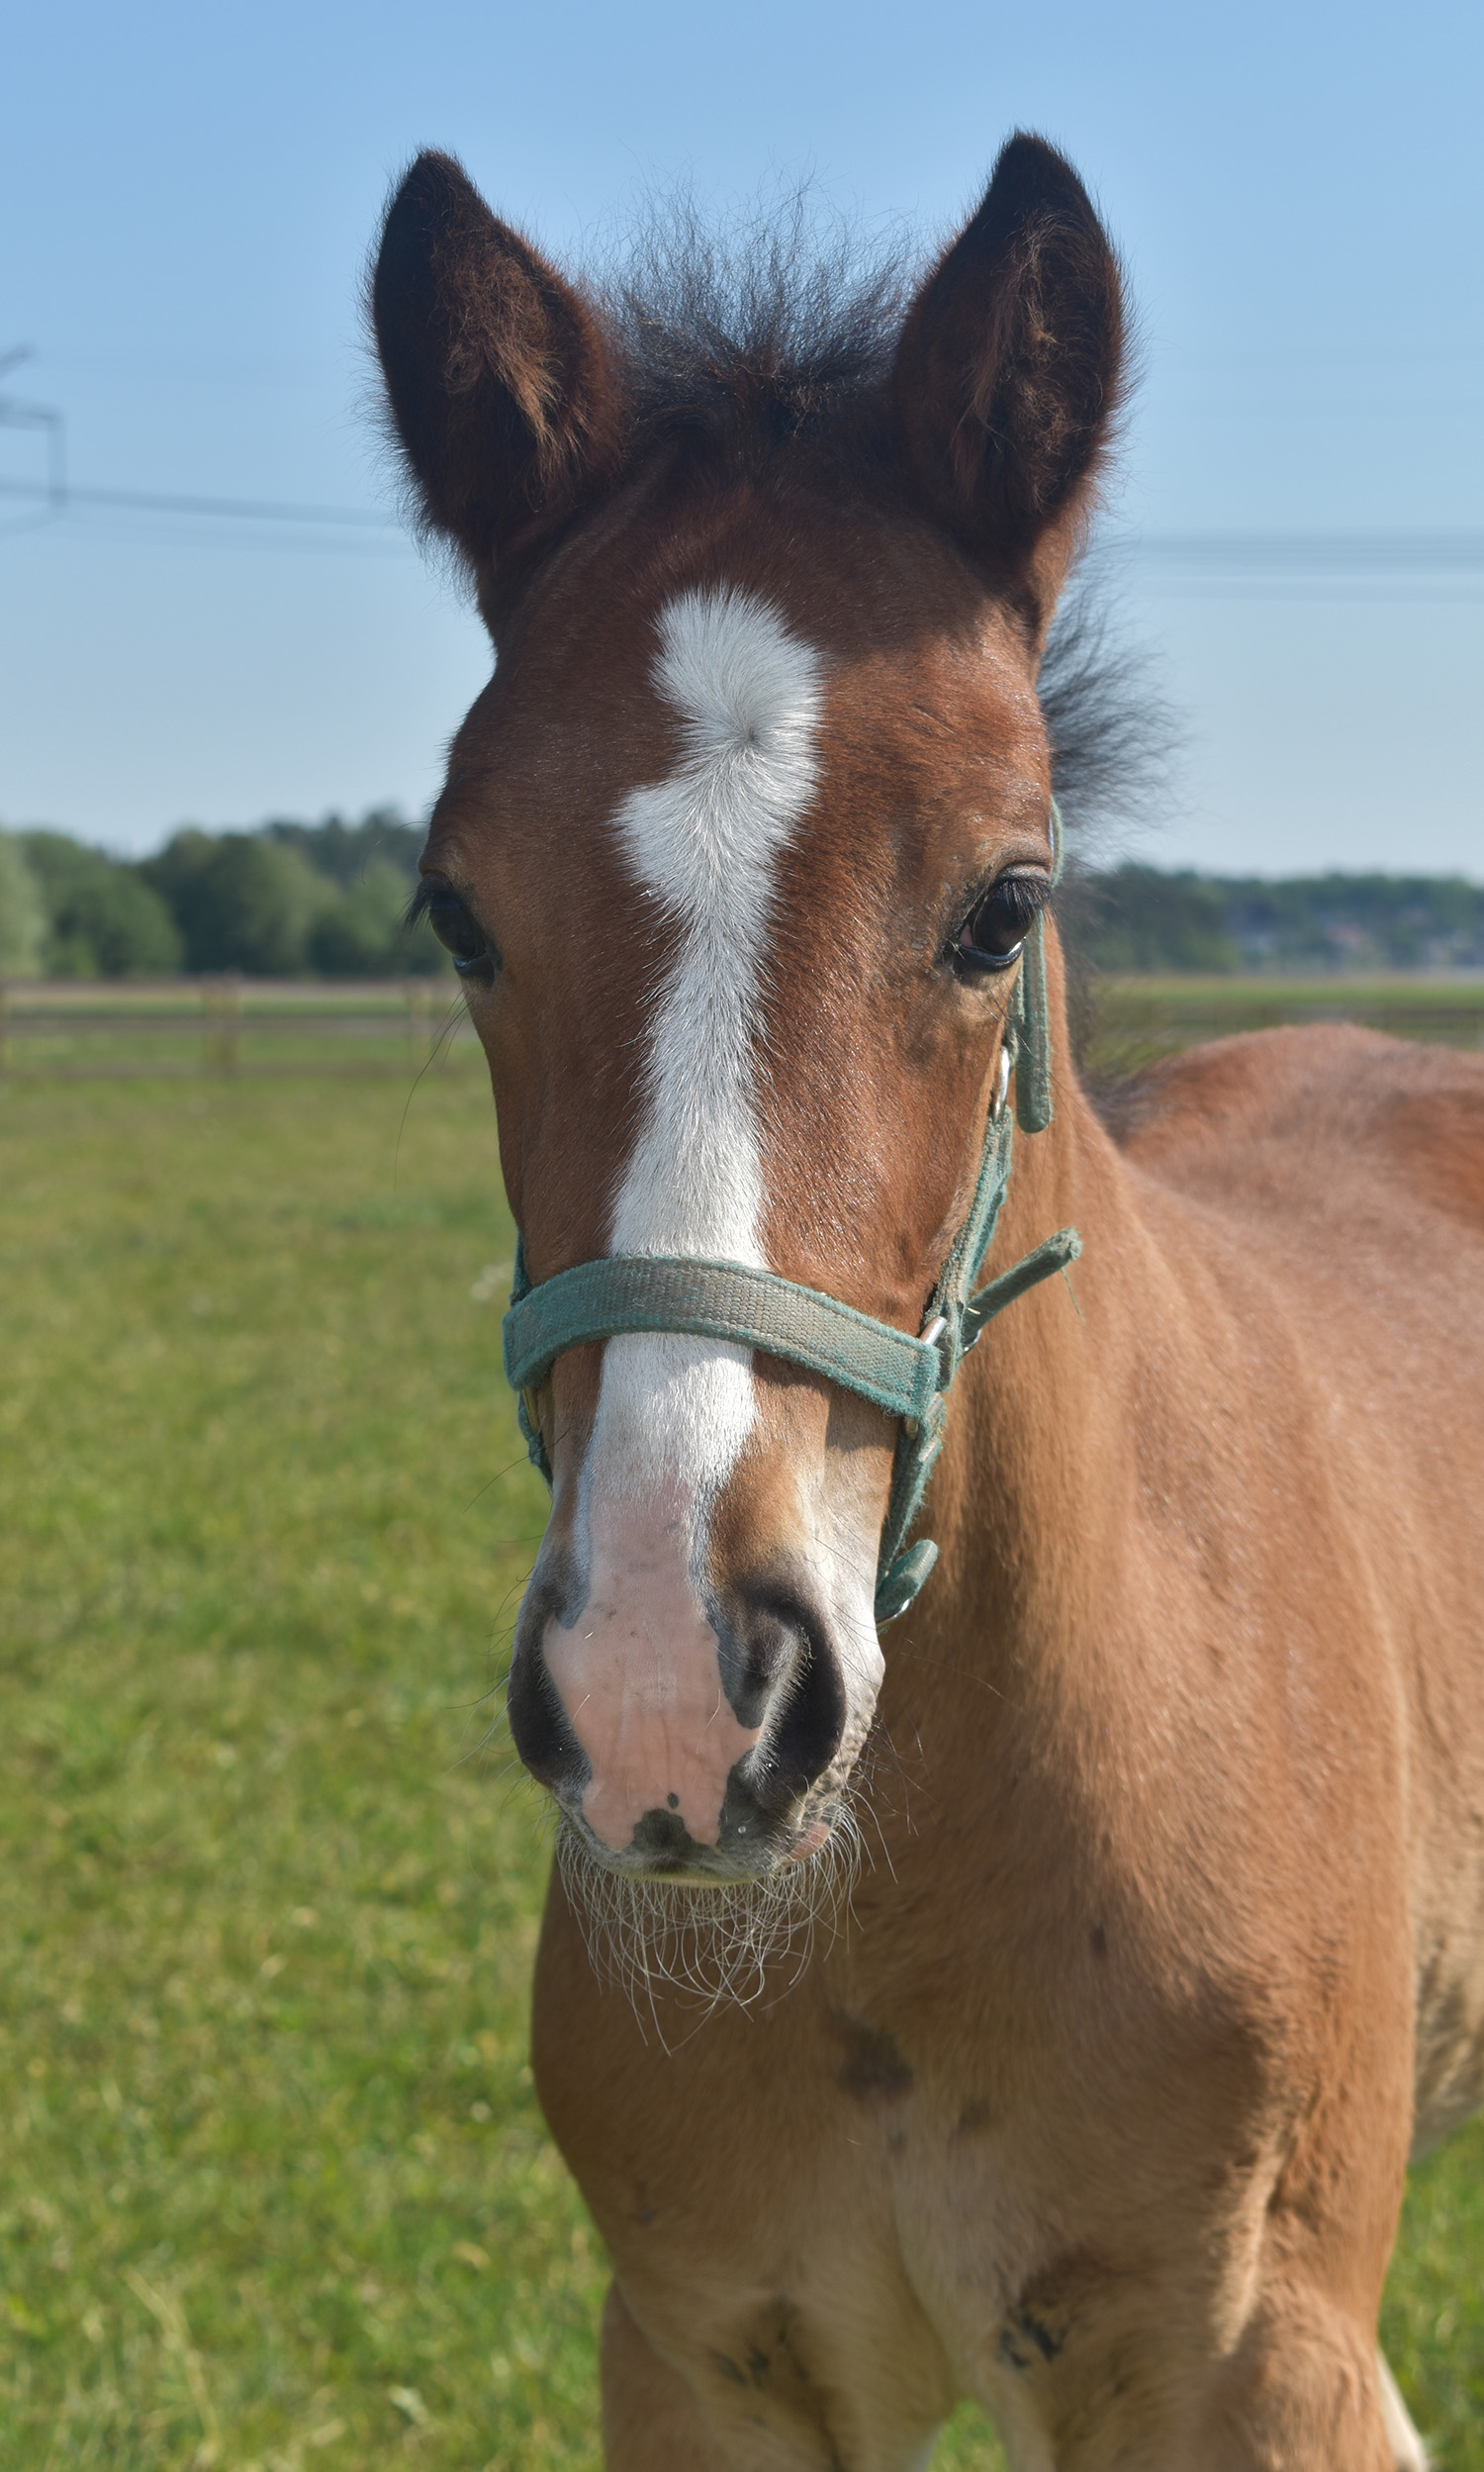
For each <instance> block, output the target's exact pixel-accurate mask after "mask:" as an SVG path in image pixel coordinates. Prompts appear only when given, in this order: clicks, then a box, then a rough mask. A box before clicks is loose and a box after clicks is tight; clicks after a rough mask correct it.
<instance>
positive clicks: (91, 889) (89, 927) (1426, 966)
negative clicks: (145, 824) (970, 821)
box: [0, 808, 1484, 979]
mask: <svg viewBox="0 0 1484 2472" xmlns="http://www.w3.org/2000/svg"><path fill="white" fill-rule="evenodd" d="M421 845H422V832H421V828H420V826H418V825H416V824H409V823H405V822H404V821H403V819H402V817H401V816H400V815H399V814H397V812H396V811H395V810H394V809H392V808H376V809H374V810H373V811H372V812H371V813H370V814H368V815H363V816H362V817H361V819H360V821H359V822H358V823H347V822H345V821H344V819H343V818H342V817H340V816H338V815H331V816H329V817H327V818H326V819H325V821H324V822H323V823H318V824H306V823H293V822H289V821H287V820H284V819H277V820H274V821H272V822H270V823H265V824H260V825H259V826H258V827H257V828H256V830H255V831H252V832H222V833H209V832H201V831H199V830H197V829H196V828H195V827H194V826H191V825H187V826H185V827H184V828H183V829H182V830H181V831H179V832H177V833H175V834H174V835H173V836H172V838H171V839H170V840H169V841H167V842H166V844H165V846H164V848H163V849H162V850H161V851H159V852H158V854H157V855H156V856H155V857H153V858H145V859H121V858H115V857H111V856H110V855H109V853H108V852H107V851H104V850H95V849H89V848H87V847H85V846H84V844H83V843H82V842H80V841H74V840H72V839H70V838H69V837H68V835H67V834H66V833H61V832H42V831H33V832H3V831H0V974H8V975H9V976H11V977H13V978H26V977H33V976H38V977H40V976H45V977H56V978H72V979H116V978H117V979H127V978H161V977H167V976H169V975H170V974H171V973H172V972H175V971H179V970H187V971H199V972H214V971H230V970H238V971H242V972H244V973H246V974H247V975H249V976H252V977H257V978H274V979H281V978H297V977H300V976H303V975H305V974H314V975H316V976H323V977H328V978H375V979H385V978H400V977H404V976H409V975H412V974H431V973H434V972H438V971H442V970H444V969H446V968H447V966H448V962H447V956H446V955H445V954H444V952H443V950H442V948H441V946H440V945H438V944H437V943H436V942H435V941H434V939H433V936H432V935H431V933H430V931H429V930H428V928H427V927H426V925H425V924H423V925H419V926H417V927H416V928H414V929H412V930H409V929H407V928H406V927H404V925H403V923H402V921H403V917H404V915H405V912H406V909H407V904H408V901H409V898H410V896H411V894H412V892H413V890H414V887H415V885H416V883H417V853H418V851H419V849H420V848H421ZM1059 914H1060V915H1061V916H1062V917H1063V920H1064V924H1065V926H1066V928H1067V932H1068V934H1069V936H1070V940H1071V942H1072V943H1073V945H1074V946H1075V948H1076V949H1077V951H1078V952H1079V953H1080V955H1081V957H1082V959H1083V961H1084V962H1085V963H1086V964H1087V965H1088V966H1090V967H1091V968H1092V969H1093V970H1098V971H1109V972H1118V973H1126V972H1170V973H1178V972H1190V971H1203V972H1221V973H1227V972H1232V971H1243V970H1246V971H1274V972H1292V973H1300V972H1302V973H1305V974H1311V973H1314V972H1324V971H1336V972H1338V971H1347V972H1355V971H1366V970H1435V971H1458V970H1484V887H1481V886H1478V885H1472V884H1469V883H1468V882H1467V881H1466V880H1465V879H1464V878H1463V877H1461V876H1358V875H1357V876H1348V875H1329V876H1287V877H1279V878H1275V879H1267V878H1263V877H1258V876H1204V875H1197V874H1195V873H1193V872H1192V871H1190V870H1180V871H1175V872H1172V873H1166V872H1165V871H1164V870H1162V869H1160V868H1158V867H1145V866H1138V865H1135V864H1132V863H1131V864H1129V865H1127V866H1123V867H1117V868H1113V869H1111V870H1108V871H1106V872H1103V873H1098V874H1092V873H1088V874H1085V875H1082V876H1080V877H1076V876H1073V878H1072V879H1071V880H1070V881H1069V882H1068V884H1067V887H1066V888H1065V891H1064V896H1063V902H1062V904H1061V907H1060V911H1059Z"/></svg>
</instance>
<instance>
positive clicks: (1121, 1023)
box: [0, 977, 1484, 1081]
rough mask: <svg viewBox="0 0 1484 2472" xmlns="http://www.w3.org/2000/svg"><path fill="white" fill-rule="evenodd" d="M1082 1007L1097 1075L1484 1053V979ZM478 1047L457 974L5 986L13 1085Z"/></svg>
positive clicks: (1128, 983) (1133, 998) (1289, 986)
mask: <svg viewBox="0 0 1484 2472" xmlns="http://www.w3.org/2000/svg"><path fill="white" fill-rule="evenodd" d="M1076 1008H1077V1009H1079V1010H1080V1012H1081V1014H1082V1016H1083V1018H1082V1020H1081V1024H1080V1036H1079V1041H1078V1044H1079V1047H1080V1050H1081V1053H1082V1056H1083V1060H1084V1062H1085V1064H1086V1065H1087V1067H1088V1069H1089V1070H1090V1072H1091V1073H1092V1075H1093V1077H1094V1079H1096V1080H1110V1079H1114V1078H1117V1077H1118V1076H1119V1075H1122V1074H1126V1073H1131V1072H1134V1071H1137V1070H1138V1069H1139V1068H1140V1067H1142V1066H1144V1065H1146V1064H1150V1063H1153V1062H1155V1061H1156V1060H1157V1059H1158V1058H1159V1057H1160V1056H1164V1055H1170V1054H1173V1053H1174V1052H1175V1051H1176V1050H1177V1049H1179V1048H1182V1047H1190V1046H1193V1045H1195V1044H1196V1043H1197V1042H1198V1041H1199V1040H1202V1039H1211V1038H1223V1037H1226V1036H1228V1035H1230V1034H1231V1033H1232V1032H1233V1031H1238V1030H1259V1029H1267V1028H1270V1027H1272V1026H1273V1025H1274V1024H1278V1023H1283V1022H1311V1021H1356V1022H1360V1023H1363V1024H1364V1025H1366V1026H1367V1027H1369V1028H1371V1029H1377V1030H1386V1031H1389V1032H1390V1033H1391V1034H1392V1035H1393V1036H1394V1037H1401V1038H1417V1039H1430V1040H1438V1041H1442V1042H1445V1043H1446V1044H1448V1045H1450V1046H1454V1047H1474V1048H1484V977H1481V978H1476V979H1472V980H1454V981H1441V980H1431V979H1404V978H1397V979H1390V980H1344V979H1324V980H1321V979H1304V980H1297V979H1295V980H1281V979H1265V980H1258V979H1244V978H1232V979H1205V980H1201V979H1106V980H1103V981H1101V982H1100V983H1096V984H1094V986H1093V987H1092V988H1091V989H1090V990H1089V991H1087V992H1086V993H1085V995H1084V996H1083V998H1079V999H1078V1003H1077V1007H1076ZM478 1053H479V1049H478V1042H477V1040H476V1039H475V1037H474V1035H473V1031H472V1027H471V1025H470V1023H469V1018H468V1014H467V1012H466V1011H465V1008H464V1002H463V998H462V995H461V994H460V992H459V991H458V989H457V988H456V987H454V986H451V985H450V984H449V982H448V981H446V980H434V981H431V982H429V981H427V980H411V981H409V980H398V981H394V982H392V983H390V984H388V983H384V982H377V983H362V984H359V985H354V986H345V985H329V986H326V985H325V984H323V983H322V984H313V983H311V984H306V983H304V982H294V981H277V982H265V981H262V980H254V981H242V980H235V979H197V980H169V981H164V982H160V983H158V984H155V985H152V986H142V985H141V986H139V987H133V986H121V985H117V984H115V985H111V986H100V985H98V984H96V983H94V984H92V985H85V984H84V985H79V984H78V983H76V982H75V981H73V982H68V981H52V982H50V983H49V984H47V983H43V982H37V981H32V982H29V983H27V982H17V981H12V982H11V983H10V984H9V985H8V986H7V985H5V984H4V983H0V1078H4V1079H7V1080H10V1081H79V1080H95V1079H96V1080H115V1079H137V1078H153V1077H164V1078H177V1077H181V1076H194V1077H200V1076H210V1077H212V1078H215V1079H217V1080H222V1081H238V1080H242V1081H250V1080H254V1079H260V1078H267V1077H274V1076H282V1075H292V1074H299V1075H329V1076H333V1075H337V1074H343V1075H356V1074H403V1075H405V1074H406V1073H407V1072H408V1070H409V1068H410V1067H411V1068H412V1070H414V1071H418V1070H420V1069H421V1067H422V1066H424V1065H425V1064H426V1063H427V1062H428V1061H429V1059H430V1058H432V1057H433V1056H444V1057H446V1056H449V1055H452V1056H453V1057H454V1058H455V1060H456V1061H460V1062H462V1061H468V1062H470V1063H473V1062H474V1061H475V1060H476V1059H477V1057H478Z"/></svg>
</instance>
